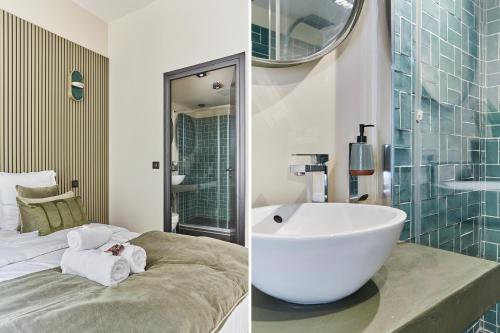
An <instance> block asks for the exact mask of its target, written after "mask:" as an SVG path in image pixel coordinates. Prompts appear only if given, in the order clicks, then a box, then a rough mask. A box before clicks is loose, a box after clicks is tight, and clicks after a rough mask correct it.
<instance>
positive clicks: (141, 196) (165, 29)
mask: <svg viewBox="0 0 500 333" xmlns="http://www.w3.org/2000/svg"><path fill="white" fill-rule="evenodd" d="M248 39H249V9H248V1H246V0H217V1H200V0H183V1H170V0H157V1H156V2H154V3H152V4H151V5H149V6H147V7H145V8H143V9H140V10H139V11H137V12H134V13H132V14H129V15H127V16H125V17H123V18H121V19H118V20H116V21H113V22H111V23H110V25H109V55H110V223H112V224H116V225H121V226H124V227H127V228H129V229H131V230H134V231H138V232H142V231H146V230H152V229H156V230H162V229H163V167H164V166H163V164H162V165H161V169H160V170H152V169H151V162H152V161H162V163H163V74H164V73H165V72H169V71H172V70H175V69H179V68H183V67H186V66H191V65H195V64H198V63H202V62H206V61H210V60H214V59H217V58H221V57H224V56H229V55H233V54H236V53H240V52H243V51H247V50H248Z"/></svg>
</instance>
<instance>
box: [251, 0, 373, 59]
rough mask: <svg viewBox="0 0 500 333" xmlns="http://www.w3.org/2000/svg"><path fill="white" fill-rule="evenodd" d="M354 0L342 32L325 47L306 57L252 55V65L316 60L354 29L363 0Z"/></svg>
mask: <svg viewBox="0 0 500 333" xmlns="http://www.w3.org/2000/svg"><path fill="white" fill-rule="evenodd" d="M355 1H356V2H355V4H354V7H353V8H352V12H351V15H350V16H349V19H348V20H347V22H346V24H345V26H344V28H343V29H342V32H341V33H340V34H339V38H337V39H336V40H335V41H334V42H333V43H330V45H328V46H327V47H325V48H323V49H322V50H320V51H318V52H316V53H314V54H311V55H309V56H307V57H302V58H299V59H294V60H273V59H264V58H258V57H254V56H253V55H252V65H253V66H258V67H271V68H275V67H289V66H296V65H300V64H303V63H306V62H310V61H314V60H317V59H319V58H322V57H323V56H325V55H327V54H328V53H330V52H332V51H333V50H334V49H335V48H337V46H339V45H340V44H341V43H342V42H343V41H344V40H345V39H346V38H347V36H349V34H350V33H351V31H352V30H353V29H354V26H355V25H356V22H357V21H358V18H359V16H360V15H361V10H362V9H363V4H364V2H365V0H355Z"/></svg>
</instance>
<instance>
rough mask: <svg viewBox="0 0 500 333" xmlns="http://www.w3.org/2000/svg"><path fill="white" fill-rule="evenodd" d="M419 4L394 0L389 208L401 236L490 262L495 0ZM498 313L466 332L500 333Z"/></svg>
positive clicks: (495, 154)
mask: <svg viewBox="0 0 500 333" xmlns="http://www.w3.org/2000/svg"><path fill="white" fill-rule="evenodd" d="M419 3H420V4H419V5H420V6H417V1H416V0H395V1H394V5H393V12H392V28H393V29H392V45H393V105H394V109H393V120H394V133H393V147H394V162H393V163H394V167H393V171H394V173H393V174H394V176H393V205H394V206H396V207H398V208H400V209H403V210H404V211H406V212H407V213H408V220H407V221H406V224H405V228H404V231H403V233H402V236H401V238H402V239H404V240H408V241H415V240H416V239H417V238H419V239H420V241H421V243H422V244H424V245H429V246H433V247H439V248H441V249H445V250H450V251H455V252H460V253H464V254H468V255H473V256H481V257H486V258H488V259H492V260H498V256H499V251H498V244H499V243H500V215H499V207H498V206H499V204H500V198H499V195H498V193H497V191H485V190H484V188H483V187H482V184H488V182H486V183H485V182H484V181H489V180H495V179H498V180H500V158H499V150H500V148H499V145H500V142H499V141H498V140H499V139H498V138H499V137H500V113H498V111H499V108H498V102H499V92H498V85H500V57H499V53H500V52H499V49H498V41H499V32H500V8H499V7H500V6H499V1H498V0H484V1H479V0H422V1H419ZM417 10H420V12H418V13H417ZM417 15H418V19H419V20H420V21H421V30H420V31H419V32H420V33H419V36H418V38H417V31H416V29H417V28H416V22H417ZM417 39H418V40H417ZM417 42H418V44H417ZM417 47H418V49H417ZM417 51H418V52H417ZM417 55H418V56H419V58H418V62H417V61H416V57H417ZM417 66H418V71H417ZM418 72H419V73H420V77H417V75H416V74H417V73H418ZM418 91H420V92H421V94H420V95H419V96H418V97H417V95H416V93H417V92H418ZM417 98H418V100H417ZM417 104H420V109H421V110H422V112H423V117H422V120H421V122H420V123H419V124H418V125H417V123H416V121H415V119H416V117H415V110H416V107H417ZM416 131H419V135H417V132H416ZM419 136H420V137H421V142H418V141H416V140H417V138H418V137H419ZM417 154H419V155H417ZM417 156H418V157H419V158H420V159H421V163H420V165H419V166H418V167H416V166H415V157H417ZM417 173H418V174H417ZM416 175H418V177H419V179H420V181H419V183H418V184H417V183H416ZM471 184H475V185H471ZM499 189H500V187H499ZM417 191H418V193H419V194H420V201H419V202H416V200H415V198H416V193H417ZM417 212H418V213H419V215H420V220H419V221H415V216H416V215H418V214H416V213H417ZM415 222H418V224H416V223H415ZM417 225H419V226H420V234H418V235H417V234H416V232H417V230H418V229H417V228H416V226H417ZM497 227H498V228H497ZM499 282H500V281H499ZM497 312H498V311H497V307H494V308H493V309H491V310H490V311H489V312H488V313H487V314H485V315H484V316H483V317H482V318H481V319H480V320H478V322H476V323H474V324H473V325H472V326H471V328H469V330H468V331H469V332H476V331H478V330H479V329H483V330H487V331H491V332H500V329H499V321H498V320H497Z"/></svg>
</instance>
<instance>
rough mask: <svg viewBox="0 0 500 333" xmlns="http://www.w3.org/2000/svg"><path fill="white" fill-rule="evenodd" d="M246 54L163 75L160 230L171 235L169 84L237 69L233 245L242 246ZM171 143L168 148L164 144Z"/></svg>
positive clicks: (243, 229) (244, 179)
mask: <svg viewBox="0 0 500 333" xmlns="http://www.w3.org/2000/svg"><path fill="white" fill-rule="evenodd" d="M245 60H246V59H245V53H244V52H242V53H238V54H235V55H231V56H228V57H224V58H220V59H216V60H212V61H208V62H204V63H201V64H197V65H194V66H189V67H185V68H181V69H177V70H174V71H171V72H167V73H164V74H163V82H164V84H163V85H164V89H163V91H164V96H163V101H164V114H163V133H164V136H163V145H164V158H163V163H164V166H165V167H164V174H163V177H164V185H163V189H164V194H163V196H164V202H163V207H164V209H163V211H164V214H163V230H164V231H167V232H171V231H172V207H171V199H172V195H171V189H172V177H171V173H172V171H171V167H172V154H171V150H172V143H171V142H170V137H171V134H172V133H171V128H170V120H171V118H172V110H171V98H172V96H171V81H172V80H176V79H180V78H183V77H187V76H191V75H195V74H197V73H200V72H209V71H213V70H217V69H220V68H225V67H229V66H235V67H236V82H237V89H236V109H237V110H236V114H235V121H236V165H235V171H236V172H235V176H236V181H235V187H236V188H235V195H236V198H235V199H236V202H235V212H234V216H235V218H236V221H235V222H236V240H235V243H237V244H240V245H243V246H244V245H245V226H246V221H245V198H246V110H245V105H246V100H245V97H246V79H245V68H246V63H245ZM167 143H170V144H167Z"/></svg>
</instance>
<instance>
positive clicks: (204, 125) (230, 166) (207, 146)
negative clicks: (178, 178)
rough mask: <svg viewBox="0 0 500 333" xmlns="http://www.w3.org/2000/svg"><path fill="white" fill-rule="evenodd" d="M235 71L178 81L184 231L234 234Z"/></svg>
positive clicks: (175, 106) (175, 98) (175, 149)
mask: <svg viewBox="0 0 500 333" xmlns="http://www.w3.org/2000/svg"><path fill="white" fill-rule="evenodd" d="M235 80H236V66H230V67H225V68H221V69H217V70H213V71H208V72H203V73H199V74H197V75H193V76H188V77H184V78H180V79H177V80H173V81H172V83H171V90H172V122H173V134H174V138H173V142H172V165H173V167H172V170H173V174H174V175H175V174H178V175H184V176H185V178H184V180H183V181H182V183H180V184H175V183H172V194H173V195H172V198H173V201H174V202H173V205H172V207H173V212H174V213H177V214H178V216H179V230H180V232H183V230H184V231H188V230H189V231H191V232H194V231H198V232H199V231H203V232H211V233H213V234H214V235H218V236H219V237H220V238H223V239H226V240H228V241H229V240H231V238H232V237H233V236H234V232H235V220H236V219H235V181H234V177H233V170H234V166H235V157H236V146H235V142H236V131H235V128H236V127H235V110H236V105H235V103H236V97H235V96H236V91H235Z"/></svg>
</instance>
